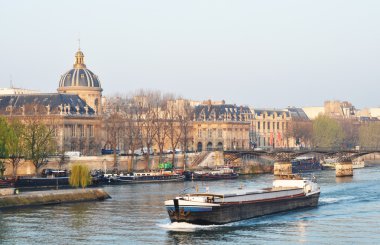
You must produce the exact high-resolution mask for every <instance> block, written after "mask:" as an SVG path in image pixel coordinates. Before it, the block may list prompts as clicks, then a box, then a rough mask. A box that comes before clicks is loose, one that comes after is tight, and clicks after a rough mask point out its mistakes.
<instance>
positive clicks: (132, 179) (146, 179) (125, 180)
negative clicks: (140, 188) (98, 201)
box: [105, 171, 185, 184]
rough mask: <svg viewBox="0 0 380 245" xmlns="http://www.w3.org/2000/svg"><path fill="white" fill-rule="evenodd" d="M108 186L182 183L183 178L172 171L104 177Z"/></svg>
mask: <svg viewBox="0 0 380 245" xmlns="http://www.w3.org/2000/svg"><path fill="white" fill-rule="evenodd" d="M105 178H106V179H107V181H108V183H110V184H137V183H157V182H175V181H184V180H185V176H183V175H180V174H177V173H175V172H172V171H160V172H142V173H138V172H136V173H129V174H126V175H124V174H118V175H112V174H111V175H105Z"/></svg>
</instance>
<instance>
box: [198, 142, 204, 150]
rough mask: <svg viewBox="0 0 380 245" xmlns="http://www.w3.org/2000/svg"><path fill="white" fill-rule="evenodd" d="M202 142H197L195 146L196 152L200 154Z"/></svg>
mask: <svg viewBox="0 0 380 245" xmlns="http://www.w3.org/2000/svg"><path fill="white" fill-rule="evenodd" d="M202 150H203V149H202V142H198V145H197V151H198V152H200V151H202Z"/></svg>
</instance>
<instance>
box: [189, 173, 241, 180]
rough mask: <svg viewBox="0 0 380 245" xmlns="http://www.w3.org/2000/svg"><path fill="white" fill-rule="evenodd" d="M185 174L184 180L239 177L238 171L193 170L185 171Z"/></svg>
mask: <svg viewBox="0 0 380 245" xmlns="http://www.w3.org/2000/svg"><path fill="white" fill-rule="evenodd" d="M184 175H185V176H186V180H201V181H208V180H222V179H237V178H238V177H239V174H238V173H230V174H196V173H193V172H186V173H185V174H184Z"/></svg>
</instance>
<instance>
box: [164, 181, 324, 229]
mask: <svg viewBox="0 0 380 245" xmlns="http://www.w3.org/2000/svg"><path fill="white" fill-rule="evenodd" d="M288 177H289V178H288V179H279V180H274V181H273V186H272V187H271V188H266V189H262V190H259V191H257V190H256V191H246V190H237V191H234V192H223V193H209V192H205V193H192V194H184V195H181V196H178V197H176V198H174V199H172V200H167V201H165V206H166V209H167V212H168V214H169V217H170V220H171V222H187V223H192V224H199V225H210V224H225V223H229V222H235V221H239V220H244V219H250V218H254V217H259V216H263V215H267V214H273V213H278V212H284V211H289V210H294V209H299V208H306V207H315V206H317V205H318V199H319V195H320V188H319V187H318V185H317V183H315V182H314V180H308V179H303V178H300V177H297V176H294V175H291V176H288Z"/></svg>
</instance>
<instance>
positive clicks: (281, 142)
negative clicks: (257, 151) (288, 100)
mask: <svg viewBox="0 0 380 245" xmlns="http://www.w3.org/2000/svg"><path fill="white" fill-rule="evenodd" d="M252 115H253V116H252V120H251V121H250V122H251V135H250V136H251V137H250V138H251V141H252V142H253V143H252V144H253V146H254V147H259V148H287V147H295V146H296V141H295V139H294V138H292V137H289V136H288V134H287V128H288V127H289V123H290V122H291V120H297V119H302V120H309V119H308V117H307V116H306V114H305V112H304V111H303V110H302V109H300V108H287V109H277V110H276V109H252Z"/></svg>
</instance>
